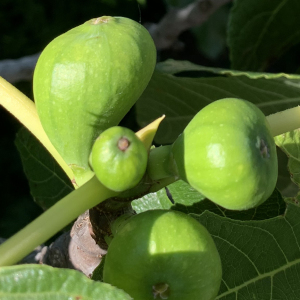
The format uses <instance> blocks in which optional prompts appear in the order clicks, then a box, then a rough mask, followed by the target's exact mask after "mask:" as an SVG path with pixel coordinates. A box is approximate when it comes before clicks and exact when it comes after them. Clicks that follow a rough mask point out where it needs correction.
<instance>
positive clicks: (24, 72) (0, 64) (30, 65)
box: [0, 53, 40, 83]
mask: <svg viewBox="0 0 300 300" xmlns="http://www.w3.org/2000/svg"><path fill="white" fill-rule="evenodd" d="M39 56H40V53H36V54H33V55H30V56H24V57H22V58H19V59H5V60H2V61H0V76H1V77H3V78H4V79H6V80H7V81H8V82H10V83H14V82H18V81H21V80H31V79H32V75H33V71H34V68H35V65H36V62H37V60H38V58H39Z"/></svg>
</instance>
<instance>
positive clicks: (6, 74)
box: [0, 0, 232, 83]
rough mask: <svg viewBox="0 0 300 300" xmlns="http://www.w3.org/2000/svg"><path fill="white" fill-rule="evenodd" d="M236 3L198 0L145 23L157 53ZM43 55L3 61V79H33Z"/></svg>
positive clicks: (1, 65) (1, 63)
mask: <svg viewBox="0 0 300 300" xmlns="http://www.w3.org/2000/svg"><path fill="white" fill-rule="evenodd" d="M231 1H232V0H198V1H195V2H193V3H191V4H189V5H187V6H186V7H183V8H171V9H170V10H169V12H168V13H167V14H166V15H165V16H164V17H163V18H162V20H161V21H160V22H159V23H157V24H154V23H151V24H148V25H147V24H145V25H146V27H147V29H148V30H149V32H150V34H151V36H152V38H153V40H154V43H155V45H156V48H157V50H163V49H168V48H171V47H174V46H176V45H179V46H180V45H181V43H180V42H179V41H178V40H177V38H178V36H179V35H180V34H181V33H182V32H183V31H185V30H188V29H189V28H192V27H196V26H200V25H201V24H202V23H204V22H205V21H206V20H207V19H208V18H209V17H210V16H211V15H212V14H213V13H214V12H215V11H216V10H217V9H219V8H220V7H221V6H223V5H225V4H226V3H229V2H231ZM39 55H40V53H36V54H33V55H30V56H24V57H22V58H19V59H5V60H2V61H0V76H1V77H3V78H4V79H6V80H7V81H8V82H10V83H14V82H18V81H21V80H32V75H33V71H34V68H35V65H36V62H37V59H38V57H39Z"/></svg>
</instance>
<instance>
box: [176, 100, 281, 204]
mask: <svg viewBox="0 0 300 300" xmlns="http://www.w3.org/2000/svg"><path fill="white" fill-rule="evenodd" d="M172 154H173V157H174V160H175V162H176V166H177V171H178V175H179V176H180V178H182V179H184V180H185V181H187V182H188V183H189V184H190V185H191V186H192V187H194V188H195V189H196V190H198V191H199V192H201V193H202V194H203V195H204V196H206V197H207V198H209V199H210V200H212V201H213V202H215V203H216V204H218V205H220V206H223V207H224V208H227V209H233V210H244V209H249V208H253V207H255V206H257V205H259V204H261V203H263V202H264V201H265V200H266V199H267V198H268V197H269V196H270V195H271V193H272V192H273V190H274V188H275V185H276V181H277V174H278V170H277V168H278V167H277V154H276V146H275V142H274V138H273V136H272V134H271V132H270V128H269V124H268V122H267V119H266V117H265V116H264V114H263V113H262V111H261V110H260V109H259V108H258V107H257V106H255V105H254V104H252V103H251V102H248V101H245V100H241V99H234V98H226V99H221V100H218V101H215V102H212V103H211V104H209V105H207V106H206V107H204V108H203V109H202V110H201V111H200V112H199V113H198V114H197V115H196V116H195V117H194V118H193V119H192V121H191V122H190V123H189V124H188V125H187V127H186V128H185V130H184V132H183V133H182V134H181V135H180V136H179V137H178V139H177V140H176V141H175V142H174V144H173V146H172Z"/></svg>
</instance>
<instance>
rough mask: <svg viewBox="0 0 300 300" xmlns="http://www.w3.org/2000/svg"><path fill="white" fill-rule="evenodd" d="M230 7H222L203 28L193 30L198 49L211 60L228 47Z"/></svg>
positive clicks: (198, 27)
mask: <svg viewBox="0 0 300 300" xmlns="http://www.w3.org/2000/svg"><path fill="white" fill-rule="evenodd" d="M228 17H229V7H228V6H225V5H224V6H222V7H221V8H220V9H218V10H217V11H216V12H215V13H214V14H213V15H212V16H210V17H209V19H208V20H207V21H206V22H204V23H203V24H202V25H201V26H197V27H193V28H191V32H192V33H193V34H194V36H195V37H196V40H197V48H198V49H199V51H200V52H202V53H203V54H204V55H205V56H206V57H208V58H209V59H212V60H215V59H217V58H218V56H219V55H220V54H221V53H222V52H223V51H224V49H225V47H226V36H227V30H226V29H227V23H228Z"/></svg>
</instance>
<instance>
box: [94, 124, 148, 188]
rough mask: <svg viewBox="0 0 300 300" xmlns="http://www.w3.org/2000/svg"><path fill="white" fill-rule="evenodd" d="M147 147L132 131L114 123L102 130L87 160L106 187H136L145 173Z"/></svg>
mask: <svg viewBox="0 0 300 300" xmlns="http://www.w3.org/2000/svg"><path fill="white" fill-rule="evenodd" d="M147 161H148V153H147V150H146V148H145V146H144V144H143V143H142V141H141V140H140V139H139V138H138V137H137V136H136V135H135V133H134V132H133V131H131V130H130V129H128V128H124V127H121V126H114V127H111V128H108V129H106V130H105V131H103V132H102V133H101V134H100V136H99V137H98V138H97V139H96V141H95V143H94V146H93V148H92V153H91V157H90V163H91V165H92V168H93V170H94V172H95V175H96V176H97V178H98V179H99V181H101V183H102V184H103V185H105V186H106V187H107V188H109V189H111V190H113V191H116V192H122V191H125V190H128V189H131V188H133V187H134V186H136V185H137V184H138V183H139V181H140V180H141V179H142V177H143V176H144V174H145V172H146V167H147Z"/></svg>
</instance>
